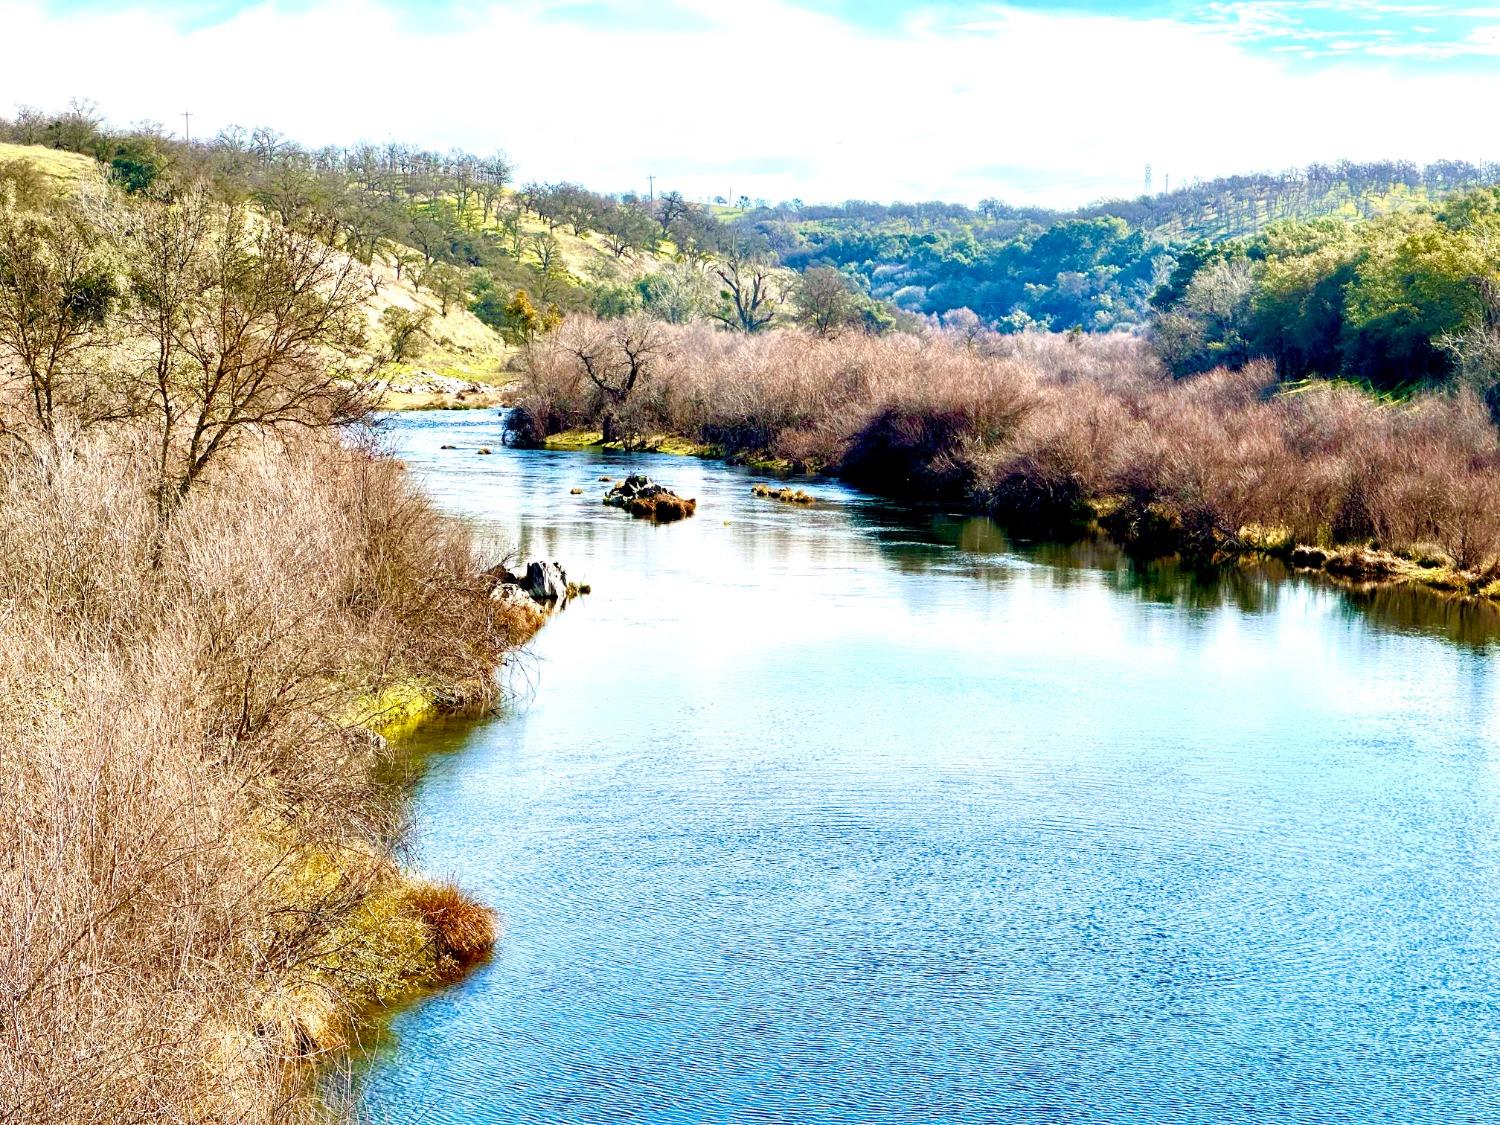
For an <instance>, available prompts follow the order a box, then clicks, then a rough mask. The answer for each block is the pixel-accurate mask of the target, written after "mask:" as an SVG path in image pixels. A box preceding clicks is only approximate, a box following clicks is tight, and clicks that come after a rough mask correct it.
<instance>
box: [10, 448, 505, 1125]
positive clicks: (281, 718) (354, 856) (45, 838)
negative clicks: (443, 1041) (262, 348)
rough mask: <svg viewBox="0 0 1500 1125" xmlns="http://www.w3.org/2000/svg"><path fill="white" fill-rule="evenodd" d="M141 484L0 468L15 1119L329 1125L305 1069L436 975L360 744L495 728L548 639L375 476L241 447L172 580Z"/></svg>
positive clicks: (172, 541) (182, 528)
mask: <svg viewBox="0 0 1500 1125" xmlns="http://www.w3.org/2000/svg"><path fill="white" fill-rule="evenodd" d="M148 466H149V449H148V448H146V447H144V446H142V445H141V444H139V443H138V442H137V440H136V435H135V433H134V432H133V430H132V429H130V428H129V427H116V428H112V429H109V430H108V431H106V432H99V433H96V434H95V435H94V436H91V437H89V438H87V439H78V440H69V441H68V442H65V443H64V444H63V445H61V446H60V447H59V448H58V449H57V450H55V451H50V452H47V453H44V454H41V455H40V456H33V455H21V454H19V453H15V452H11V453H9V454H6V455H4V456H0V605H3V606H4V608H5V613H4V615H3V616H0V856H3V860H0V904H3V906H0V1090H3V1091H4V1099H3V1101H4V1109H5V1112H3V1113H0V1118H4V1119H5V1120H6V1121H7V1122H9V1121H11V1120H14V1121H18V1122H20V1121H24V1122H28V1123H33V1122H34V1123H39V1125H52V1123H56V1125H63V1123H69V1125H71V1123H75V1122H81V1121H88V1122H97V1123H101V1125H115V1123H124V1122H140V1123H143V1125H144V1123H146V1122H157V1121H162V1120H177V1121H216V1122H243V1123H252V1122H264V1123H266V1125H272V1123H275V1125H286V1123H287V1122H298V1121H303V1120H306V1121H313V1120H327V1110H326V1108H322V1107H319V1106H318V1105H317V1103H316V1101H315V1099H313V1098H312V1097H311V1096H310V1092H311V1091H310V1085H309V1078H310V1074H309V1072H308V1070H307V1068H306V1067H305V1066H304V1065H303V1064H302V1062H301V1055H302V1054H303V1053H305V1052H307V1051H309V1050H321V1049H324V1048H328V1047H331V1046H333V1045H335V1044H336V1043H337V1042H339V1040H340V1039H341V1038H342V1037H343V1035H344V1034H345V1031H344V1030H343V1029H345V1028H347V1026H348V1018H349V1016H350V1015H351V1014H352V1013H353V1011H354V1010H356V1009H357V1008H358V1006H359V1005H361V1004H363V1003H366V1002H369V1001H371V1000H373V999H378V998H381V997H383V996H386V995H390V994H392V993H393V992H397V991H399V990H400V989H401V988H409V987H410V986H411V984H413V983H415V982H417V981H419V980H420V979H421V978H422V975H423V974H424V973H427V972H430V971H432V970H435V968H436V967H437V962H438V958H437V957H436V955H435V954H433V953H432V952H431V947H432V944H433V942H432V940H431V934H430V932H429V929H428V926H427V922H426V921H425V919H426V917H427V915H426V914H424V913H422V912H421V911H420V910H417V909H415V908H414V907H409V906H402V905H401V903H402V902H403V901H404V899H403V898H402V895H401V893H400V886H401V881H400V880H399V878H398V877H397V876H396V874H395V871H394V868H393V866H392V863H391V859H390V856H391V852H392V849H393V847H394V846H395V845H396V843H397V842H398V840H399V836H400V829H401V822H402V818H401V809H400V805H399V802H398V800H397V796H398V795H397V794H394V793H392V792H390V791H389V790H388V789H386V788H385V787H384V786H383V785H381V784H379V783H378V782H377V775H378V771H379V767H380V764H381V761H382V756H383V753H384V750H383V745H384V744H383V742H382V741H381V740H379V739H377V738H374V737H372V736H370V735H369V734H368V733H367V732H365V731H363V730H361V729H359V728H354V727H350V726H349V725H348V721H349V720H348V717H349V715H350V714H351V713H352V712H353V711H355V710H356V709H357V707H358V706H359V703H360V701H361V700H369V699H372V698H379V697H380V696H381V695H382V693H384V692H386V691H387V690H388V689H389V688H390V687H392V686H393V685H398V684H402V683H410V682H421V683H424V684H428V685H431V690H432V691H433V692H434V693H436V694H437V695H438V696H439V697H440V698H441V699H442V700H443V701H445V702H451V703H459V702H462V701H464V700H482V699H484V698H486V697H487V696H489V695H490V694H491V693H492V692H493V691H494V679H493V677H492V674H491V673H492V670H493V668H494V666H495V664H496V662H497V661H498V660H499V659H500V658H501V656H502V654H503V653H504V652H505V651H507V649H509V648H510V647H511V646H513V645H514V644H515V643H516V642H517V641H518V640H519V638H520V637H521V636H522V635H524V633H525V632H526V631H527V630H529V628H530V627H531V623H530V622H529V621H527V622H522V621H521V620H520V618H519V615H513V614H512V611H511V610H509V609H508V608H506V607H504V606H503V605H501V604H499V603H496V602H493V601H491V599H490V597H489V593H488V589H487V583H486V582H485V581H484V579H483V574H482V570H483V567H482V565H481V562H482V560H480V559H479V558H477V557H476V555H475V553H474V551H473V548H472V547H471V546H470V544H469V542H468V540H467V538H466V536H465V533H464V531H463V530H462V528H460V527H458V526H457V525H455V524H452V523H449V522H448V521H446V520H445V519H443V518H441V517H439V516H438V515H437V514H436V513H435V512H434V510H433V509H432V507H431V506H430V504H428V502H427V501H426V500H424V499H423V498H422V497H421V496H420V495H419V494H418V493H417V492H416V491H414V490H413V488H412V487H411V486H410V484H409V483H408V481H407V479H406V476H405V473H404V472H403V470H402V468H401V466H400V465H398V464H396V463H395V462H393V461H391V460H389V459H387V458H385V457H383V456H381V455H379V454H378V453H375V452H372V451H369V450H365V449H360V448H356V447H351V446H349V445H347V444H345V443H343V442H341V441H339V440H338V439H336V438H334V437H332V436H322V435H311V436H304V437H301V438H297V439H295V440H277V441H265V442H258V443H253V444H251V445H247V446H246V447H245V448H244V450H243V451H242V452H241V453H239V454H238V455H237V456H236V458H235V460H234V462H233V464H232V465H230V466H227V467H226V470H227V471H225V472H222V473H220V474H216V475H215V476H214V477H213V479H212V480H211V482H209V483H208V484H207V485H206V486H205V487H204V488H203V489H202V490H201V491H200V492H198V493H195V494H194V495H193V496H192V497H190V498H189V500H188V501H187V503H186V504H185V505H184V506H183V507H182V509H181V510H180V513H179V514H178V516H177V518H176V519H175V520H174V522H173V524H172V526H171V529H170V532H169V534H168V535H167V538H166V541H165V543H164V545H163V546H162V548H161V550H160V552H159V556H158V552H156V551H154V550H153V539H154V535H155V529H156V522H155V518H156V517H155V510H154V506H153V503H152V500H151V495H150V488H149V480H150V473H149V468H148ZM425 893H426V892H425V891H424V892H423V894H425ZM443 918H444V919H445V926H447V930H445V932H447V933H448V934H449V936H448V937H446V938H443V941H444V942H445V943H447V944H446V945H445V948H449V949H451V950H452V953H453V955H454V956H462V957H465V958H467V957H469V956H470V955H471V954H472V953H473V951H474V950H475V949H476V948H477V944H478V943H479V942H480V935H478V932H477V923H476V921H475V920H474V919H473V918H467V919H465V918H463V917H462V916H461V914H460V913H459V912H458V911H457V909H456V908H454V909H452V910H449V911H448V912H447V913H446V914H444V915H443ZM460 922H462V924H460ZM424 950H428V952H425V953H424V952H423V951H424Z"/></svg>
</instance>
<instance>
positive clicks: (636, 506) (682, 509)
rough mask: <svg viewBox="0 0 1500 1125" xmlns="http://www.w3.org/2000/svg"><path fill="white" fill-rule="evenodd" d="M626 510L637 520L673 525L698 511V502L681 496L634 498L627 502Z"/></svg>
mask: <svg viewBox="0 0 1500 1125" xmlns="http://www.w3.org/2000/svg"><path fill="white" fill-rule="evenodd" d="M625 510H626V511H627V512H629V513H630V514H631V515H632V516H635V517H636V519H643V520H655V521H656V522H657V523H671V522H673V521H674V520H682V519H687V517H688V516H690V515H692V514H693V513H694V512H696V511H697V510H698V501H696V500H688V499H685V498H683V497H681V496H672V495H663V496H633V497H631V498H630V499H629V500H627V501H626V502H625Z"/></svg>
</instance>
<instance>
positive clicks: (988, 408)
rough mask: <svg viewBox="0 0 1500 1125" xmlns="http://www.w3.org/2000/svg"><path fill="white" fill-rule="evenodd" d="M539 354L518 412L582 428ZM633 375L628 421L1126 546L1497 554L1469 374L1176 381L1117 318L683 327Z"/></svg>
mask: <svg viewBox="0 0 1500 1125" xmlns="http://www.w3.org/2000/svg"><path fill="white" fill-rule="evenodd" d="M537 351H538V355H539V357H540V358H538V360H537V362H536V364H535V365H534V366H533V367H532V368H531V369H530V372H529V375H528V378H529V379H530V380H531V383H530V384H529V386H530V388H531V389H530V390H529V391H528V396H531V395H535V396H536V397H535V399H534V400H533V399H532V398H531V397H524V398H523V404H522V405H523V407H526V408H527V409H530V410H531V411H532V413H531V415H530V417H531V418H532V419H533V420H535V421H537V422H538V424H543V423H542V421H541V420H543V419H549V418H556V419H563V420H565V421H566V423H567V424H568V425H569V426H591V425H594V424H595V420H594V419H593V417H592V416H591V414H590V411H591V409H592V407H591V400H590V398H589V396H588V394H587V393H586V391H585V389H584V388H582V385H581V384H580V383H579V380H578V378H577V373H576V372H574V371H572V370H571V369H570V368H569V366H568V364H567V363H566V356H562V355H559V354H555V353H551V352H548V351H547V349H546V348H545V347H542V348H539V349H537ZM637 393H638V398H637V399H636V400H635V401H634V402H633V406H632V409H633V410H634V411H635V412H636V418H637V420H636V424H637V425H639V426H640V427H642V428H643V429H644V430H650V431H654V432H670V433H676V434H679V435H682V436H683V437H686V438H689V439H691V440H694V441H698V442H703V443H706V444H711V445H715V446H718V447H720V448H723V449H724V450H725V451H726V452H727V453H728V454H729V455H730V456H733V457H738V458H742V459H749V460H767V461H774V462H777V463H781V464H785V465H788V466H790V467H792V468H796V469H802V470H807V471H826V472H834V473H837V474H839V475H841V476H843V477H845V478H846V479H848V480H850V481H852V482H854V483H857V484H860V485H863V486H866V487H870V488H874V489H877V490H880V491H884V492H889V493H895V494H901V495H906V496H909V497H912V498H917V499H937V500H944V501H948V502H965V503H969V504H972V505H974V506H976V507H978V508H980V509H981V510H984V511H987V512H991V513H993V514H995V515H996V516H998V517H1001V518H1004V519H1007V520H1012V521H1021V522H1024V523H1028V524H1031V525H1034V526H1037V527H1041V528H1051V529H1055V528H1060V527H1065V526H1068V525H1072V524H1078V523H1083V522H1087V521H1090V520H1092V519H1093V518H1095V516H1096V515H1101V516H1103V518H1104V522H1105V523H1106V525H1107V526H1108V527H1109V528H1110V529H1111V530H1112V531H1113V532H1114V533H1115V534H1117V535H1118V536H1119V537H1120V538H1122V539H1124V540H1126V541H1127V542H1129V543H1131V544H1134V545H1136V546H1138V547H1140V548H1142V549H1150V550H1177V549H1183V550H1188V551H1193V552H1197V553H1200V554H1213V553H1217V552H1224V551H1230V552H1232V551H1238V550H1250V549H1256V550H1266V549H1269V550H1276V551H1281V552H1286V551H1289V550H1290V549H1291V547H1292V546H1293V545H1296V544H1303V545H1308V546H1318V547H1322V548H1334V547H1353V548H1358V549H1360V550H1372V549H1375V550H1380V551H1385V552H1401V553H1405V554H1408V555H1409V554H1411V553H1412V552H1414V551H1420V552H1423V553H1425V556H1426V557H1427V558H1428V560H1429V561H1435V562H1436V563H1438V564H1439V566H1438V567H1436V568H1434V567H1428V568H1427V569H1430V570H1431V569H1442V568H1451V569H1453V570H1454V571H1455V572H1461V573H1462V574H1464V575H1467V576H1469V579H1468V581H1470V584H1471V585H1473V584H1474V583H1478V582H1480V581H1481V580H1482V579H1484V578H1485V577H1486V576H1487V575H1489V572H1490V571H1491V570H1492V569H1494V568H1495V567H1496V559H1497V555H1500V446H1497V435H1496V430H1495V427H1494V426H1493V425H1492V424H1491V423H1490V422H1489V420H1488V417H1487V415H1486V413H1485V411H1484V408H1483V407H1482V405H1481V404H1479V403H1478V402H1477V401H1476V400H1475V399H1474V398H1473V396H1472V395H1470V394H1468V393H1466V392H1458V393H1438V392H1433V393H1427V394H1419V395H1416V396H1414V397H1412V398H1410V399H1409V400H1407V401H1404V402H1400V403H1392V402H1389V401H1387V400H1382V399H1378V398H1376V397H1374V396H1371V395H1369V394H1366V393H1364V392H1362V391H1360V390H1358V389H1356V388H1354V387H1351V386H1348V385H1345V384H1335V383H1315V384H1305V385H1295V386H1287V385H1284V384H1282V383H1280V382H1279V381H1278V380H1277V377H1276V374H1275V372H1274V371H1273V369H1272V368H1271V367H1270V365H1268V364H1259V363H1258V364H1251V365H1249V366H1247V367H1246V368H1244V369H1242V370H1238V371H1227V370H1219V371H1214V372H1210V373H1208V374H1206V375H1202V376H1197V377H1194V378H1191V379H1183V380H1174V379H1172V378H1171V377H1170V376H1169V375H1168V374H1167V373H1166V372H1165V371H1164V370H1163V369H1162V368H1161V366H1160V364H1159V363H1158V361H1157V360H1156V358H1155V357H1154V356H1153V355H1152V354H1151V353H1150V351H1149V349H1148V348H1146V347H1145V346H1144V345H1143V344H1142V343H1140V342H1139V341H1136V340H1133V339H1130V338H1125V337H1116V336H1106V337H1071V336H1053V335H1046V334H1040V333H1025V334H1021V335H1016V336H1005V337H1001V336H987V337H981V338H980V339H978V340H969V339H966V338H964V337H961V336H955V335H950V334H945V333H940V332H938V333H930V334H926V335H920V336H919V335H910V334H894V335H889V336H883V337H872V336H862V335H856V334H850V335H845V336H841V337H839V338H837V339H833V340H827V339H817V338H814V337H811V336H808V335H805V334H802V333H799V332H791V331H781V332H766V333H760V334H757V335H754V336H744V335H736V334H731V333H723V332H715V331H712V330H710V329H706V328H703V327H690V328H684V329H677V330H674V331H673V333H672V336H671V339H670V341H669V346H667V347H664V348H663V350H662V354H661V358H660V360H659V362H658V365H657V368H656V369H655V370H654V371H653V373H652V377H651V379H650V381H649V382H648V383H647V384H645V387H644V389H643V390H642V391H639V392H637ZM528 404H530V405H528ZM1413 565H1414V566H1415V565H1417V564H1415V563H1414V564H1413Z"/></svg>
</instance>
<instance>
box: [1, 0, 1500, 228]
mask: <svg viewBox="0 0 1500 1125" xmlns="http://www.w3.org/2000/svg"><path fill="white" fill-rule="evenodd" d="M0 28H5V29H6V30H7V33H8V38H12V39H18V40H19V50H18V49H16V46H15V45H13V46H12V48H11V50H10V51H8V53H7V61H8V65H7V67H6V68H5V69H4V70H3V71H0V113H4V112H7V111H8V110H9V108H10V107H11V106H13V105H15V104H18V103H23V102H24V103H33V104H41V105H60V104H62V103H64V102H66V100H67V99H68V98H69V97H72V96H83V97H89V98H93V99H94V100H96V101H97V102H98V103H99V104H100V105H101V106H102V107H103V108H104V109H105V111H106V112H107V113H108V114H109V115H110V117H111V118H112V119H114V120H116V121H120V122H128V121H131V120H138V119H154V120H158V121H163V122H166V123H168V124H176V123H177V122H180V120H181V118H180V114H181V112H182V110H184V109H189V110H191V111H192V112H193V113H194V124H195V129H196V130H212V129H216V128H219V127H222V126H224V125H228V124H231V123H235V124H242V125H256V124H270V125H273V126H275V127H277V128H279V129H280V130H281V131H283V132H285V133H288V134H290V135H292V136H294V137H296V138H297V139H299V140H303V141H305V142H308V143H332V142H343V141H349V140H354V139H371V140H384V139H388V138H390V137H399V138H401V139H408V140H411V141H414V142H416V143H421V144H426V145H431V146H433V147H446V146H449V145H462V146H464V147H467V148H471V149H478V150H490V149H495V148H502V149H504V150H506V151H507V152H508V153H509V154H510V155H511V157H512V158H513V159H514V160H516V161H517V163H518V164H519V165H520V166H521V171H522V175H523V176H526V177H535V178H538V179H557V178H564V177H566V178H573V179H578V180H581V181H583V182H585V183H587V184H590V185H591V186H594V187H597V188H599V189H601V190H626V189H637V188H640V187H643V186H644V178H645V176H647V175H655V176H656V177H657V184H658V186H659V187H661V186H663V185H665V186H675V187H679V188H681V189H682V190H684V191H686V192H687V193H689V194H691V195H695V196H700V197H701V196H708V195H718V194H724V195H728V194H740V193H744V194H749V195H751V196H764V197H766V198H773V199H775V198H791V197H801V198H804V199H809V200H812V199H833V198H845V197H853V196H858V197H866V198H877V199H891V198H906V199H911V198H951V199H960V200H966V201H971V202H972V201H974V200H977V199H979V198H982V197H984V196H990V195H993V196H999V197H1001V198H1005V199H1011V200H1015V201H1018V202H1020V201H1025V202H1042V203H1053V204H1070V203H1077V202H1083V201H1086V200H1088V199H1093V198H1099V197H1103V196H1107V195H1114V194H1129V193H1133V192H1136V191H1139V190H1140V185H1141V182H1142V173H1143V169H1144V165H1145V164H1146V163H1148V162H1149V163H1151V164H1152V165H1153V167H1154V169H1155V173H1156V175H1155V182H1156V185H1157V187H1158V188H1160V187H1161V186H1162V185H1163V184H1164V182H1165V180H1166V177H1168V176H1172V177H1173V178H1174V179H1175V181H1176V182H1178V183H1183V182H1186V181H1187V180H1189V179H1192V178H1195V177H1204V178H1206V177H1210V176H1214V175H1220V174H1224V173H1229V172H1235V171H1251V170H1262V169H1279V168H1286V167H1290V166H1294V165H1299V164H1303V163H1307V162H1309V161H1313V160H1336V159H1339V158H1341V157H1350V158H1354V159H1371V158H1384V157H1400V158H1410V159H1416V160H1419V161H1421V160H1430V159H1437V158H1442V157H1449V156H1452V157H1461V158H1468V159H1489V158H1495V157H1497V156H1500V152H1497V151H1496V147H1497V146H1496V142H1495V141H1493V140H1492V138H1491V132H1492V131H1491V130H1489V129H1488V128H1487V127H1486V126H1485V125H1484V124H1483V123H1484V122H1485V121H1487V119H1488V118H1489V115H1490V113H1491V107H1493V106H1494V105H1496V104H1500V6H1496V7H1485V6H1483V5H1480V4H1475V5H1468V6H1455V5H1436V4H1425V3H1407V2H1392V3H1353V2H1349V0H1314V2H1312V3H1291V2H1288V0H1247V2H1241V3H1233V2H1226V3H1214V4H1187V3H1180V2H1176V0H1167V2H1156V3H1112V4H1105V3H1098V2H1091V0H1078V2H1076V3H1072V4H1064V5H1058V4H1044V3H1038V2H1036V0H1014V2H1011V3H1005V4H953V3H947V4H943V3H939V4H923V3H903V2H898V0H861V2H856V0H737V2H735V3H724V2H722V0H653V2H650V3H637V2H631V0H468V2H466V3H462V4H450V3H441V4H419V3H414V2H412V0H282V2H275V0H272V2H269V3H267V2H257V0H211V2H210V3H207V4H187V3H173V2H172V0H165V2H161V0H158V2H155V3H148V2H145V0H109V2H105V0H62V2H58V3H42V2H40V0H0Z"/></svg>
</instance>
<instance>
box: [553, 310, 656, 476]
mask: <svg viewBox="0 0 1500 1125" xmlns="http://www.w3.org/2000/svg"><path fill="white" fill-rule="evenodd" d="M562 348H563V349H564V350H565V351H566V352H567V353H568V354H569V355H571V356H572V357H573V359H574V360H575V361H576V362H577V364H578V366H579V369H580V370H581V371H582V372H583V374H584V375H585V376H586V377H587V378H588V380H589V381H590V382H591V383H593V385H594V387H595V388H596V389H597V390H598V391H599V395H600V398H601V400H602V406H603V409H602V411H601V416H602V419H603V422H602V428H603V430H604V440H605V441H616V440H619V441H621V442H622V443H623V444H624V445H625V446H626V447H629V446H630V445H631V444H632V442H633V440H634V439H635V438H636V437H638V436H639V435H638V433H636V432H635V431H634V428H633V427H632V426H630V424H629V416H628V414H627V408H628V406H629V405H630V401H631V396H632V395H634V394H635V392H636V391H637V390H639V388H640V386H641V385H642V384H643V383H644V382H645V381H646V380H647V379H648V378H649V377H650V375H651V372H652V370H653V369H654V367H655V365H656V362H657V361H658V360H659V359H661V358H663V357H664V356H665V354H666V351H667V337H666V334H665V333H664V332H663V331H662V328H661V325H660V324H658V323H657V322H655V321H653V320H651V319H649V318H647V317H643V316H637V317H631V318H630V319H629V320H616V321H580V322H577V323H576V324H575V325H574V326H572V327H571V329H570V332H569V335H568V337H567V338H566V339H564V340H563V341H562Z"/></svg>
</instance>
